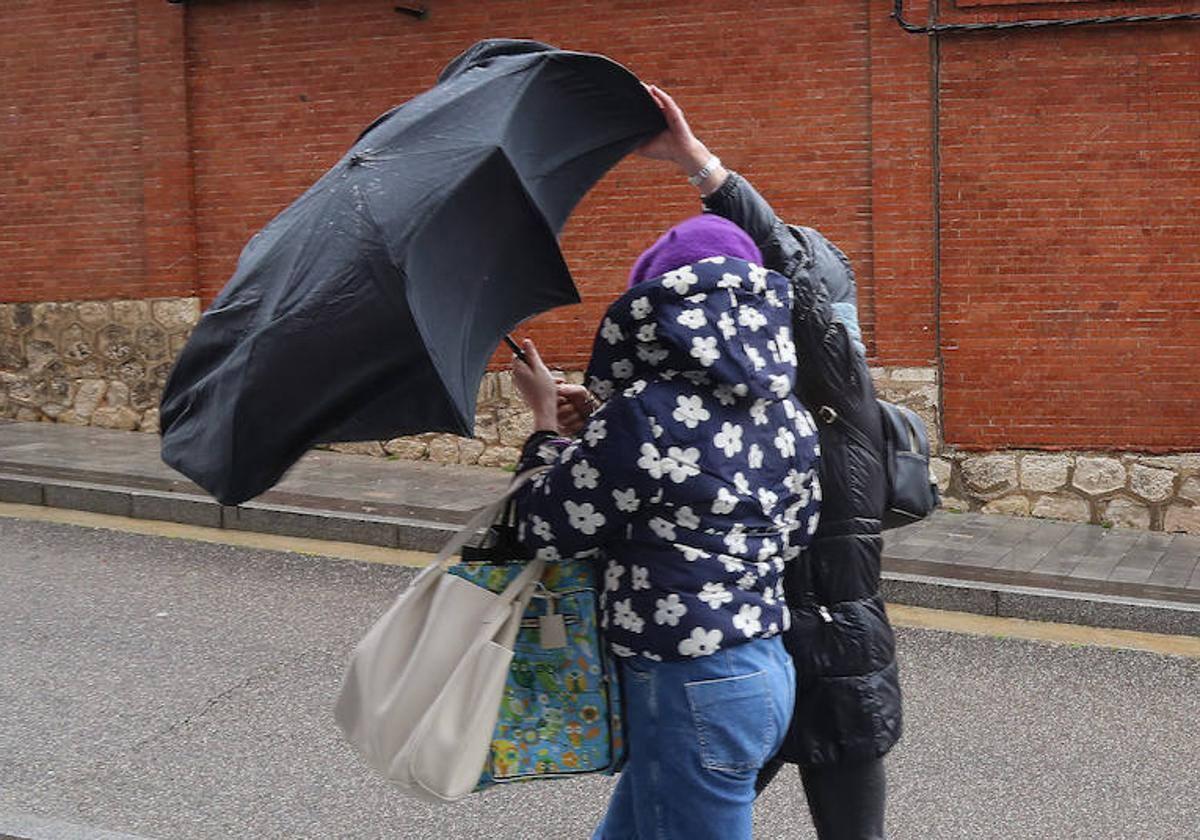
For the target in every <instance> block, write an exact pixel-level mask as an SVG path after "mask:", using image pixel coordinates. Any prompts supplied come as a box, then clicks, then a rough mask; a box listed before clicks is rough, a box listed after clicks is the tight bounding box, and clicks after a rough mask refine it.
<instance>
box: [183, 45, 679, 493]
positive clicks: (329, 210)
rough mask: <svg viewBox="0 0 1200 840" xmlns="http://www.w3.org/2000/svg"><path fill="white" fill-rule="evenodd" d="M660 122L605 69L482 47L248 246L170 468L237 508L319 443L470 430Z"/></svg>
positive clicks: (196, 337)
mask: <svg viewBox="0 0 1200 840" xmlns="http://www.w3.org/2000/svg"><path fill="white" fill-rule="evenodd" d="M663 127H664V123H663V120H662V117H661V115H660V113H659V111H658V109H657V107H656V106H655V105H654V103H653V101H652V100H651V99H650V98H649V96H648V95H647V94H646V93H645V92H644V90H643V89H642V87H641V85H640V84H639V83H638V81H637V79H636V78H634V76H633V75H632V74H630V73H629V72H628V71H627V70H626V69H624V68H623V67H621V66H620V65H618V64H615V63H614V62H612V61H610V60H609V59H607V58H604V57H602V56H598V55H589V54H584V53H575V52H567V51H563V50H558V49H555V48H553V47H550V46H547V45H545V44H540V43H537V42H531V41H508V40H492V41H483V42H480V43H479V44H476V45H475V46H474V47H472V48H471V49H469V50H467V51H466V52H465V53H463V54H462V55H461V56H459V57H458V58H457V59H455V60H454V61H453V62H452V63H451V64H450V65H449V66H448V67H447V68H446V70H445V71H443V73H442V75H441V77H440V79H439V82H438V84H437V85H436V86H435V87H433V88H432V89H430V90H429V91H427V92H425V93H424V94H422V95H420V96H418V97H416V98H415V99H412V100H411V101H409V102H407V103H405V104H403V105H401V106H399V107H397V108H396V109H394V110H392V111H390V112H389V113H387V114H385V115H384V116H382V117H380V118H379V119H378V120H376V121H375V122H374V123H373V124H372V125H371V126H369V127H368V128H367V129H366V130H365V131H364V132H363V133H362V135H361V136H360V137H359V139H358V141H357V142H356V143H355V144H354V146H353V147H352V148H351V149H350V150H349V151H348V152H347V153H346V155H345V156H344V157H342V159H341V160H339V161H338V163H337V164H336V165H335V166H334V167H333V168H332V169H330V170H329V172H327V173H326V174H325V175H324V176H323V177H322V178H321V179H320V180H319V181H317V183H315V184H314V185H313V186H312V187H311V188H309V190H308V191H307V192H306V193H304V195H302V196H301V197H300V198H299V199H297V200H296V201H295V202H294V203H293V204H292V205H291V206H290V207H288V208H287V209H286V210H284V211H283V212H282V213H280V214H279V215H278V216H277V217H276V218H275V219H274V220H272V221H271V222H270V223H269V224H268V225H267V226H266V227H265V228H264V229H263V230H262V231H261V232H260V233H258V234H257V235H256V236H254V237H253V238H252V239H251V240H250V242H249V243H248V244H247V245H246V247H245V249H244V250H243V252H242V255H241V258H240V259H239V261H238V266H237V269H236V271H235V273H234V275H233V277H232V279H231V280H230V281H229V283H228V284H227V285H226V286H225V288H224V289H223V290H222V292H221V294H220V295H219V296H218V297H217V299H216V300H215V301H214V302H213V304H212V306H211V307H210V308H209V309H208V310H207V311H206V312H205V313H204V315H203V317H202V318H201V319H200V323H199V324H198V325H197V327H196V329H195V330H194V332H193V333H192V336H191V338H190V339H189V341H188V343H187V345H186V346H185V347H184V349H183V352H182V353H181V354H180V356H179V358H178V360H177V361H176V364H175V367H174V369H173V370H172V372H171V376H170V378H169V379H168V381H167V384H166V389H165V391H164V394H163V399H162V407H161V414H160V420H161V428H162V436H163V438H162V442H163V446H162V454H163V460H165V461H166V462H167V463H168V464H170V465H171V466H173V467H174V468H176V469H177V470H179V471H180V472H182V473H184V474H185V475H187V476H188V477H189V478H191V479H192V480H194V481H195V482H196V483H197V484H199V485H200V486H201V487H203V488H204V489H205V490H207V491H208V492H210V493H212V494H213V495H214V496H216V497H217V498H218V499H219V500H221V501H222V502H224V503H226V504H236V503H238V502H241V501H245V500H246V499H249V498H251V497H253V496H256V495H258V494H259V493H261V492H262V491H264V490H266V489H267V488H269V487H270V486H271V485H273V484H274V483H275V482H276V481H278V480H279V478H280V477H281V476H282V475H283V473H284V472H286V470H287V469H288V468H289V467H290V466H291V465H292V464H293V463H295V461H296V460H297V459H298V458H299V457H300V456H301V455H302V454H303V453H304V452H305V451H306V450H307V449H309V448H310V447H311V446H312V445H313V444H314V443H322V442H333V441H354V440H381V439H387V438H390V437H395V436H397V435H403V434H414V433H419V432H428V431H448V432H455V433H458V434H464V435H469V434H471V432H472V430H473V427H474V419H475V395H476V392H477V390H478V387H479V382H480V380H481V379H482V377H483V373H484V371H485V369H486V366H487V362H488V359H489V358H490V357H491V354H492V353H493V352H494V350H495V348H496V346H497V344H498V343H499V341H500V339H501V337H502V336H503V335H504V333H505V332H507V331H508V330H510V329H512V327H513V326H515V325H516V324H517V323H519V322H520V321H522V320H524V319H526V318H528V317H530V316H531V315H534V314H536V313H538V312H542V311H544V310H546V309H550V308H552V307H555V306H560V305H563V304H568V303H575V302H578V300H579V296H578V293H577V292H576V290H575V286H574V284H573V283H572V281H571V276H570V273H569V272H568V270H567V266H566V263H565V262H564V260H563V257H562V254H561V252H560V251H559V248H558V242H557V233H558V232H559V231H560V230H561V229H562V226H563V224H564V223H565V222H566V219H567V216H568V215H569V214H570V212H571V210H572V209H573V208H574V207H575V205H576V204H577V203H578V202H579V200H580V199H581V198H582V197H583V195H584V193H585V192H586V191H587V190H588V189H589V188H590V187H591V186H592V185H593V184H595V183H596V181H598V180H599V179H600V178H601V177H602V176H603V174H604V173H605V172H606V171H608V169H609V168H611V167H612V166H613V165H614V164H615V163H616V162H617V161H618V160H620V159H621V158H622V157H624V156H625V155H626V154H628V153H629V152H630V151H631V150H632V149H634V148H635V147H637V146H638V145H640V144H641V143H642V142H644V141H645V140H646V139H648V138H649V137H651V136H653V135H654V134H656V133H657V132H659V131H661V130H662V129H663Z"/></svg>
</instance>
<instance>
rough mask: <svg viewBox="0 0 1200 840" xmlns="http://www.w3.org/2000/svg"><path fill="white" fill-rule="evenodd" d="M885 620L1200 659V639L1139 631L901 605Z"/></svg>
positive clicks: (891, 606) (890, 610)
mask: <svg viewBox="0 0 1200 840" xmlns="http://www.w3.org/2000/svg"><path fill="white" fill-rule="evenodd" d="M887 611H888V616H889V617H890V618H891V620H892V623H893V624H895V625H897V626H898V627H916V628H920V629H923V630H945V631H948V632H950V633H966V634H968V635H972V636H991V637H993V638H1001V639H1027V640H1029V641H1033V642H1052V643H1057V644H1063V645H1087V646H1090V647H1106V648H1120V649H1122V650H1143V651H1150V652H1151V653H1162V654H1168V655H1170V656H1186V657H1189V658H1193V659H1196V658H1200V637H1196V636H1170V635H1167V634H1165V633H1143V632H1141V631H1140V630H1112V629H1108V628H1103V627H1084V626H1082V625H1079V624H1054V623H1051V622H1048V621H1029V620H1028V619H1024V618H1001V617H999V616H994V615H974V614H972V613H961V612H947V611H945V610H931V609H926V608H924V607H910V606H906V605H904V604H888V606H887Z"/></svg>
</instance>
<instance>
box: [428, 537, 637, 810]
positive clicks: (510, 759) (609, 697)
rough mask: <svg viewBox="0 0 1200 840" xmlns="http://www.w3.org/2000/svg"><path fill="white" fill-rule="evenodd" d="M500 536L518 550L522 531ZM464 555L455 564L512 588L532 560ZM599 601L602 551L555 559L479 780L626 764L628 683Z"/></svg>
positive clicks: (520, 641)
mask: <svg viewBox="0 0 1200 840" xmlns="http://www.w3.org/2000/svg"><path fill="white" fill-rule="evenodd" d="M508 528H509V530H508V532H507V533H508V534H509V535H511V526H508ZM505 530H506V529H505V527H504V526H501V527H499V528H494V529H493V532H499V533H500V534H504V533H505ZM496 545H497V546H505V548H507V549H510V550H511V549H512V548H513V547H514V545H515V541H513V540H512V539H510V538H508V537H504V536H501V538H500V539H498V540H497V541H496ZM488 555H490V557H488ZM463 557H464V560H463V562H461V563H459V564H457V565H455V566H452V567H451V568H450V569H449V572H450V574H453V575H458V576H460V577H462V578H464V579H466V580H468V581H470V582H472V583H474V584H476V585H478V586H483V587H485V588H487V589H490V590H492V591H493V592H500V591H503V590H504V588H505V587H506V586H507V585H508V584H509V583H510V582H511V581H512V580H513V579H514V578H515V577H516V576H517V574H519V573H520V571H521V569H522V568H523V564H521V563H505V562H503V560H502V559H500V558H499V557H498V552H497V551H496V550H490V551H480V550H479V549H475V550H473V551H471V550H467V551H464V552H463ZM480 558H487V559H480ZM513 559H515V558H513ZM599 602H600V593H599V591H598V589H597V586H596V572H595V567H594V560H591V559H570V560H557V561H549V562H547V563H546V567H545V571H544V573H543V575H542V579H541V581H540V583H539V584H538V586H537V587H536V589H535V591H534V595H533V598H532V599H531V600H530V602H529V606H528V607H527V608H526V610H525V614H524V616H523V619H522V621H521V625H520V629H519V630H518V632H517V640H516V643H515V645H514V651H515V652H514V655H513V660H512V664H511V666H510V667H509V672H508V681H507V683H506V684H505V686H504V697H503V700H502V701H501V704H500V715H499V717H498V719H497V721H496V727H495V730H494V731H493V735H492V748H491V753H490V755H489V757H488V760H487V762H486V763H485V766H484V767H483V773H482V775H481V776H480V779H479V785H478V787H477V788H476V790H484V789H486V788H489V787H492V786H494V785H499V784H506V783H509V782H518V781H529V780H533V779H549V778H563V777H569V776H577V775H583V774H587V773H602V774H612V773H615V772H617V771H618V770H619V769H620V766H621V764H622V762H623V760H624V754H625V745H624V739H623V737H622V723H621V703H620V690H619V686H618V684H617V677H616V673H617V672H616V669H615V667H614V663H613V662H612V660H611V658H610V656H609V654H608V652H607V650H606V648H605V645H604V641H603V639H602V638H601V636H600V630H599V626H600V625H599Z"/></svg>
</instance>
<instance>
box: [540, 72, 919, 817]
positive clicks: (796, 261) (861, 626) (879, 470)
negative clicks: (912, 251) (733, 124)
mask: <svg viewBox="0 0 1200 840" xmlns="http://www.w3.org/2000/svg"><path fill="white" fill-rule="evenodd" d="M648 90H649V91H650V95H651V96H652V97H653V98H654V100H655V101H656V102H657V103H658V105H659V107H660V108H661V109H662V112H663V115H664V117H665V118H666V120H667V125H668V128H667V131H665V132H664V133H663V134H662V135H660V136H659V137H658V138H656V139H655V140H654V141H652V142H651V143H650V144H648V145H647V146H645V147H643V149H642V153H643V154H644V155H647V156H649V157H653V158H657V159H661V160H666V161H669V162H672V163H674V164H676V166H678V168H679V169H680V171H682V172H683V173H684V174H685V175H688V176H690V177H689V180H690V181H691V183H692V184H693V186H696V187H697V188H698V189H699V190H700V193H701V196H702V197H703V201H704V206H705V209H706V210H708V211H709V212H710V213H713V214H717V215H719V216H722V217H725V218H728V219H731V220H733V221H734V222H736V223H737V224H738V225H739V226H740V227H742V228H744V229H745V230H746V231H747V232H749V234H750V235H751V236H752V237H753V239H754V241H755V243H756V244H757V245H758V247H760V248H761V250H762V253H763V256H764V259H765V264H766V266H767V267H768V268H772V269H775V270H776V271H779V272H781V273H783V274H784V275H785V276H787V277H788V279H789V280H790V281H791V285H792V290H793V292H794V297H795V299H794V315H793V320H792V323H793V326H794V340H795V342H796V345H797V347H798V348H799V353H800V357H801V358H802V359H804V364H802V365H801V366H800V368H799V370H798V373H797V388H796V394H797V395H798V396H799V397H800V399H801V401H802V402H803V403H804V404H805V405H806V406H808V407H810V408H811V409H812V410H813V412H814V413H815V414H817V416H818V417H819V418H820V422H819V423H818V424H817V425H818V430H817V431H818V434H819V438H820V444H821V466H820V483H821V488H822V502H821V505H822V507H821V519H820V524H819V526H818V528H817V531H816V534H815V537H814V540H813V542H812V544H811V545H810V546H809V547H808V549H807V550H806V551H805V552H804V554H803V555H802V556H801V557H800V558H799V559H798V560H797V562H795V563H792V564H789V567H788V570H787V573H786V577H785V592H786V596H787V601H788V606H789V609H790V612H791V617H792V622H791V628H790V629H789V630H788V631H787V632H786V633H785V634H784V641H785V644H786V645H787V648H788V651H789V652H790V653H791V654H792V657H793V661H794V663H795V666H796V675H797V678H798V681H799V682H798V688H797V695H796V707H795V715H794V717H793V720H792V725H791V729H790V731H789V732H788V736H787V738H786V739H785V741H784V744H783V747H782V749H781V750H780V752H779V754H778V755H777V756H776V757H775V758H773V759H772V761H771V762H769V763H768V766H767V767H766V768H765V769H764V770H763V772H762V773H760V775H759V782H758V786H759V789H760V790H761V789H762V788H765V787H766V785H767V784H769V783H770V781H771V779H772V778H774V776H775V774H776V773H777V772H778V771H779V769H780V768H781V766H782V765H783V763H785V762H787V763H794V764H797V765H798V766H799V768H800V776H801V779H802V780H803V782H804V789H805V793H806V795H807V798H808V804H809V810H810V812H811V814H812V818H813V822H814V824H815V825H816V828H817V833H818V836H819V837H820V838H821V840H881V838H883V837H884V804H885V777H884V768H883V761H882V758H883V756H884V755H885V754H886V753H887V752H888V751H889V750H890V749H891V748H892V746H893V745H894V744H895V743H896V741H897V740H898V739H899V737H900V731H901V703H900V685H899V678H898V673H897V668H896V659H895V641H894V637H893V634H892V629H891V626H890V624H889V623H888V619H887V614H886V612H885V610H884V605H883V601H882V599H881V598H880V596H879V570H880V553H881V550H882V538H881V536H880V529H881V519H882V513H883V507H884V479H883V459H882V451H883V432H882V429H881V426H880V420H879V411H878V408H877V407H876V404H875V393H874V387H873V385H872V382H871V377H870V373H869V371H868V370H867V366H866V360H865V358H864V351H863V346H862V342H861V338H860V333H859V328H858V320H857V313H856V309H855V304H854V296H855V288H854V275H853V273H852V271H851V269H850V264H849V261H848V260H847V259H846V257H845V255H844V254H842V252H841V251H840V250H838V249H837V247H836V246H834V245H833V244H832V243H830V242H829V241H828V240H827V239H825V237H823V236H822V235H821V234H820V233H818V232H817V231H815V230H812V229H810V228H800V227H795V226H789V225H786V224H785V223H783V222H782V221H781V220H780V219H779V218H778V217H777V216H776V215H775V213H774V211H773V210H772V209H771V207H770V205H768V204H767V202H766V201H764V200H763V198H762V197H761V196H760V195H759V194H758V193H757V191H755V189H754V188H753V187H752V186H751V185H750V184H749V182H747V181H746V180H745V179H744V178H742V177H741V176H739V175H737V174H736V173H733V172H728V171H726V170H725V168H724V167H723V166H721V164H720V162H719V161H718V160H717V159H716V158H715V157H713V155H712V154H711V153H710V152H709V150H708V149H707V148H706V147H705V146H704V144H703V143H701V142H700V141H699V140H698V139H697V138H696V137H695V135H694V134H693V133H692V131H691V129H690V128H689V127H688V124H687V121H686V119H685V118H684V115H683V113H682V111H681V110H680V109H679V107H678V105H676V104H675V102H674V100H673V99H671V97H670V96H668V95H667V94H666V93H665V92H664V91H661V90H659V89H658V88H655V87H649V88H648ZM588 406H589V398H588V395H587V394H586V392H585V391H583V389H581V388H575V387H572V386H560V393H559V420H560V423H561V424H562V425H563V427H564V428H566V429H572V428H577V427H578V426H579V425H580V424H581V423H582V422H583V419H584V417H586V414H587V410H588Z"/></svg>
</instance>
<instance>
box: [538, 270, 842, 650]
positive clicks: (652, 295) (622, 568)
mask: <svg viewBox="0 0 1200 840" xmlns="http://www.w3.org/2000/svg"><path fill="white" fill-rule="evenodd" d="M790 296H791V290H790V287H789V284H788V282H787V281H786V280H785V279H784V278H783V277H782V276H780V275H779V274H776V273H774V272H769V271H767V270H766V269H764V268H761V267H759V266H756V265H754V264H752V263H748V262H744V261H742V260H737V259H732V258H727V257H712V258H709V259H706V260H702V261H700V262H698V263H696V264H694V265H690V266H684V267H682V268H679V269H676V270H674V271H671V272H668V273H667V274H665V275H664V276H662V277H660V278H656V279H654V280H649V281H646V282H644V283H640V284H638V285H636V286H634V287H633V288H632V289H630V290H629V291H628V292H627V293H625V294H624V295H622V296H621V297H620V298H618V299H617V301H616V302H615V303H614V304H613V305H612V306H611V307H610V308H609V310H608V313H607V315H606V317H605V318H604V320H603V322H602V324H601V326H600V329H599V333H598V335H597V337H596V341H595V346H594V348H593V351H592V360H591V363H590V365H589V369H588V375H589V387H590V389H591V390H592V392H593V393H594V394H596V395H597V396H598V397H600V398H601V399H602V400H604V401H605V402H604V405H603V406H602V407H601V408H600V409H598V410H597V411H596V412H595V413H594V414H593V415H592V417H591V418H590V420H589V421H588V423H587V425H586V426H585V427H584V429H583V431H582V433H581V435H580V436H579V438H578V439H576V440H573V441H572V440H566V439H563V438H557V437H554V436H552V435H548V434H545V433H543V434H540V435H534V436H533V437H531V438H530V440H529V442H528V443H527V444H526V447H525V452H524V453H523V457H522V459H521V463H520V465H519V468H520V469H528V468H530V467H534V466H537V465H539V464H550V465H552V469H551V470H549V471H547V472H544V473H542V474H541V475H539V476H537V477H536V478H535V479H534V480H533V481H532V482H530V484H529V485H527V487H526V489H524V490H523V491H522V492H521V493H520V494H519V496H518V497H517V514H518V518H519V521H520V536H521V540H522V542H523V543H524V544H525V545H526V546H527V547H528V548H529V549H530V550H531V551H533V552H534V553H535V554H536V555H537V556H541V557H545V558H547V559H551V560H553V559H557V558H560V557H566V556H578V555H581V554H584V553H587V552H593V553H594V554H595V556H596V557H597V563H598V569H597V571H598V574H599V575H600V576H601V577H602V583H603V596H602V608H603V618H602V622H603V626H604V629H605V634H606V636H607V638H608V640H609V645H610V647H611V649H612V651H613V652H614V653H615V654H617V655H619V656H637V655H641V656H645V657H648V658H650V659H653V660H670V659H685V658H687V657H698V656H707V655H710V654H713V653H715V652H717V651H718V650H721V649H722V648H724V647H729V646H732V645H735V644H739V643H742V642H745V641H747V640H750V639H754V638H765V637H768V636H774V635H776V634H778V633H781V632H783V631H784V630H786V629H787V628H788V625H789V620H790V615H789V613H788V611H787V609H786V606H785V604H784V597H783V576H782V573H783V570H784V564H785V563H786V562H787V561H788V560H791V559H793V558H795V557H796V556H797V555H799V553H800V551H801V550H802V549H803V547H804V546H805V545H807V544H808V542H809V540H810V539H811V537H812V534H813V532H814V531H815V530H816V527H817V508H818V502H819V499H820V486H819V484H818V481H817V477H816V476H817V473H816V467H817V445H816V436H815V428H814V424H813V421H812V418H811V417H810V416H809V414H808V412H807V411H806V410H805V409H804V407H803V406H802V405H801V404H800V402H799V401H798V400H797V399H796V398H795V397H794V396H793V395H792V391H793V388H794V385H795V376H796V352H795V347H794V345H793V343H792V339H791V324H790V321H791V309H790V301H791V298H790Z"/></svg>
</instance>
